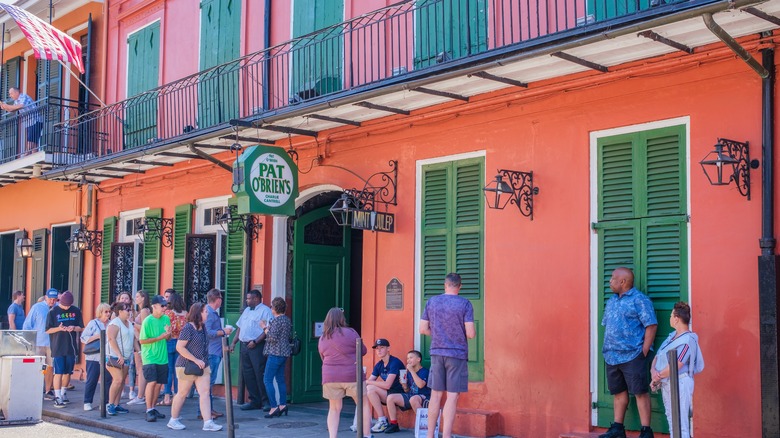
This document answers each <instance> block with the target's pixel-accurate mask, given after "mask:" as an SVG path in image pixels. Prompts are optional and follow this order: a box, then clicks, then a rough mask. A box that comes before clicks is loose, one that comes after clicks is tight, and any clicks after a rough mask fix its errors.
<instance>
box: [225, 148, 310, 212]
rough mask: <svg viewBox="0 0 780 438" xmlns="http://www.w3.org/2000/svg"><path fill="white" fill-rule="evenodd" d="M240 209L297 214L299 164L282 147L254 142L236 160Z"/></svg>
mask: <svg viewBox="0 0 780 438" xmlns="http://www.w3.org/2000/svg"><path fill="white" fill-rule="evenodd" d="M233 192H234V193H235V194H236V198H237V206H238V213H239V214H245V213H252V214H267V215H273V216H293V215H294V214H295V199H296V198H297V197H298V167H297V166H296V165H295V163H294V162H293V161H292V159H290V157H289V156H288V155H287V153H286V152H285V151H284V149H282V148H278V147H274V146H252V147H249V148H247V149H246V150H244V153H242V154H241V156H240V157H238V159H237V160H236V162H235V163H233Z"/></svg>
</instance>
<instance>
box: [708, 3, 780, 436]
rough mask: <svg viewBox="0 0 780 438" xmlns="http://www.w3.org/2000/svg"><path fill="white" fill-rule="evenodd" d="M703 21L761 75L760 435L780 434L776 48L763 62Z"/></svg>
mask: <svg viewBox="0 0 780 438" xmlns="http://www.w3.org/2000/svg"><path fill="white" fill-rule="evenodd" d="M703 18H704V23H705V24H706V26H707V28H708V29H709V30H710V31H712V33H713V34H715V36H717V37H718V38H720V40H721V41H723V43H724V44H726V46H728V47H729V48H730V49H731V50H732V51H733V52H734V53H736V54H737V55H738V56H739V57H740V58H742V60H743V61H745V62H746V63H747V64H748V65H749V66H750V68H752V69H753V70H755V71H756V73H758V75H759V76H761V91H762V97H761V141H762V148H761V164H762V166H763V168H762V169H761V238H760V239H759V241H758V242H759V243H758V244H759V247H760V248H761V255H760V256H758V315H759V346H760V349H761V356H760V357H761V436H762V437H764V438H769V437H777V436H778V435H780V394H779V390H780V387H779V382H780V381H779V380H778V374H780V370H779V369H778V357H777V356H778V355H777V337H778V336H777V335H778V332H777V328H778V326H777V313H778V312H777V310H778V309H777V292H778V271H780V258H779V257H778V256H777V255H776V254H775V246H776V240H775V236H774V220H775V219H774V199H773V198H774V166H773V160H774V157H773V150H774V117H775V116H774V89H775V51H774V49H773V48H767V49H762V50H761V55H762V63H761V64H759V63H758V61H756V60H755V59H754V58H753V56H752V55H751V54H750V53H749V52H748V51H747V50H745V48H744V47H742V46H740V45H739V44H738V43H737V42H736V41H735V40H734V38H732V37H731V35H729V34H728V33H727V32H726V31H725V30H723V28H721V27H720V26H718V24H717V23H715V21H714V20H713V19H712V14H709V13H705V14H704V15H703Z"/></svg>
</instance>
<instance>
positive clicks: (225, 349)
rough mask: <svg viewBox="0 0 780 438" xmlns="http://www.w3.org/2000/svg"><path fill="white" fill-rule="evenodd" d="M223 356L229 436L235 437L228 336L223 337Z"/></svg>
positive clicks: (226, 417)
mask: <svg viewBox="0 0 780 438" xmlns="http://www.w3.org/2000/svg"><path fill="white" fill-rule="evenodd" d="M222 357H223V361H224V364H223V367H222V368H223V369H224V372H225V376H224V379H223V380H224V382H225V420H226V421H227V436H228V438H234V437H235V436H236V427H237V426H236V425H235V422H234V419H233V383H232V382H231V381H230V347H228V337H227V336H223V337H222Z"/></svg>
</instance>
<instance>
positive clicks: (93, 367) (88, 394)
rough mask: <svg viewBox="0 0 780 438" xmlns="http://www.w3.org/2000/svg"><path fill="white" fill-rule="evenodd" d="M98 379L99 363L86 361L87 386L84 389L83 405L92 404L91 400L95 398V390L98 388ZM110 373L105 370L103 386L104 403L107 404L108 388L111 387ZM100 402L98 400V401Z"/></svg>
mask: <svg viewBox="0 0 780 438" xmlns="http://www.w3.org/2000/svg"><path fill="white" fill-rule="evenodd" d="M99 379H100V362H98V361H96V360H88V361H87V386H86V388H84V403H92V399H93V398H95V390H96V389H97V386H98V380H99ZM112 381H113V379H112V378H111V373H109V372H108V370H106V384H105V391H103V392H104V393H105V396H106V398H105V401H106V403H108V388H109V387H110V386H111V382H112ZM98 401H100V400H98Z"/></svg>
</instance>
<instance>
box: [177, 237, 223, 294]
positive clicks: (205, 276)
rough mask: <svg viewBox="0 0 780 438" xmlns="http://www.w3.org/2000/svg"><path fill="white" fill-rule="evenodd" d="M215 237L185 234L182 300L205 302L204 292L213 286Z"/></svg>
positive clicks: (215, 254) (215, 252) (215, 255)
mask: <svg viewBox="0 0 780 438" xmlns="http://www.w3.org/2000/svg"><path fill="white" fill-rule="evenodd" d="M216 257H217V239H216V236H214V235H209V234H192V235H188V236H187V258H186V260H185V266H186V268H185V271H184V272H185V274H184V302H185V303H186V304H187V307H189V306H190V305H192V303H198V302H200V303H205V302H206V294H207V293H208V291H209V290H211V288H213V287H214V272H215V271H214V268H215V264H216Z"/></svg>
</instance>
